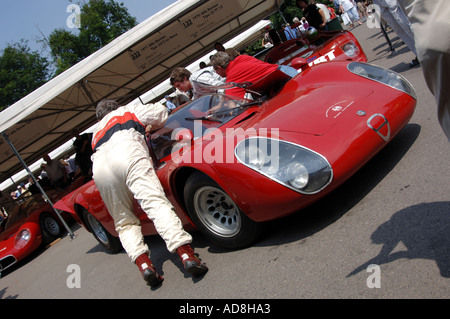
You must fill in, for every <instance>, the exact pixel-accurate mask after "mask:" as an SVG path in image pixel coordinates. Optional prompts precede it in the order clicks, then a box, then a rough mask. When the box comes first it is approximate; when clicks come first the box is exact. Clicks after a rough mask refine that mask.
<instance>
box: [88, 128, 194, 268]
mask: <svg viewBox="0 0 450 319" xmlns="http://www.w3.org/2000/svg"><path fill="white" fill-rule="evenodd" d="M119 135H121V132H118V133H115V134H114V136H113V137H112V138H111V140H110V141H108V142H107V143H105V144H104V145H102V147H100V149H99V150H97V152H96V153H95V154H94V156H93V160H94V161H93V162H94V163H93V177H94V181H95V184H96V185H97V188H98V189H99V191H100V195H101V197H102V199H103V201H104V203H105V205H106V207H107V209H108V212H109V213H110V215H111V216H112V218H113V219H114V223H115V227H116V231H117V232H118V234H119V238H120V241H121V243H122V246H123V248H124V249H125V251H126V252H127V254H128V256H129V257H130V258H131V260H132V261H133V262H134V261H135V260H136V258H137V257H138V256H139V255H141V254H143V253H147V252H148V250H149V249H148V246H147V245H146V244H145V243H144V237H143V235H142V232H141V225H140V221H139V219H138V218H137V217H136V215H135V214H134V212H133V198H136V199H137V201H138V203H139V204H140V205H141V207H142V209H143V210H144V212H145V213H146V214H147V216H148V218H149V219H150V220H152V221H153V223H154V225H155V228H156V230H157V232H158V234H159V235H160V236H161V237H162V238H163V240H164V241H165V243H166V246H167V249H168V250H169V251H170V252H172V253H173V252H175V251H176V249H177V248H178V247H180V246H182V245H185V244H189V243H191V242H192V237H191V235H190V234H189V233H187V232H186V231H185V230H184V229H183V225H182V223H181V220H180V219H179V218H178V216H177V215H176V213H175V211H174V208H173V206H172V204H171V203H170V202H169V200H168V199H167V198H166V195H165V193H164V190H163V188H162V186H161V183H160V181H159V179H158V177H157V175H156V173H155V171H154V169H153V165H152V160H151V158H150V156H149V153H148V149H147V146H146V145H145V143H144V141H143V140H142V142H139V141H135V140H130V139H124V138H120V137H119Z"/></svg>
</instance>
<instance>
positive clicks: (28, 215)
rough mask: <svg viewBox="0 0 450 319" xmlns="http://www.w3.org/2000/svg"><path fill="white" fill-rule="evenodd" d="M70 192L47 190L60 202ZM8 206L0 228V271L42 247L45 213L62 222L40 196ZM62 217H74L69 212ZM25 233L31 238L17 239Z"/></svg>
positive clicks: (30, 196)
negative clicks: (41, 223) (25, 231)
mask: <svg viewBox="0 0 450 319" xmlns="http://www.w3.org/2000/svg"><path fill="white" fill-rule="evenodd" d="M79 185H80V184H78V186H79ZM73 189H74V188H72V190H73ZM67 193H68V192H67V191H58V190H55V189H53V190H47V195H48V196H49V198H50V200H51V201H56V200H59V199H60V198H61V197H62V196H63V195H64V194H67ZM8 207H9V208H8V217H7V219H6V220H4V221H3V222H2V224H1V226H0V265H1V267H0V272H1V271H2V270H4V269H6V268H8V267H10V266H12V265H13V264H15V263H16V262H18V261H20V260H22V259H23V258H25V257H26V256H28V255H29V254H31V253H32V252H33V251H35V250H36V249H38V248H39V247H40V246H41V245H42V243H43V237H42V231H41V226H40V216H41V215H42V214H43V213H48V214H51V215H52V216H53V217H54V219H55V220H56V221H58V222H59V221H60V220H59V217H58V216H56V213H55V212H54V211H53V209H52V207H51V206H50V205H49V204H48V203H47V202H45V201H44V199H43V197H42V195H41V194H37V195H29V196H28V195H25V196H22V197H19V199H17V200H16V201H15V202H14V203H12V205H9V206H8ZM62 216H63V218H64V219H65V220H66V221H68V220H70V218H71V217H70V215H69V214H67V213H63V215H62ZM61 227H62V226H61ZM23 230H27V231H28V232H29V239H28V240H27V241H18V240H17V237H18V235H19V234H20V233H21V232H22V231H23Z"/></svg>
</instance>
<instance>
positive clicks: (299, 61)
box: [291, 58, 309, 70]
mask: <svg viewBox="0 0 450 319" xmlns="http://www.w3.org/2000/svg"><path fill="white" fill-rule="evenodd" d="M305 66H306V67H308V66H309V65H308V62H307V61H306V59H304V58H295V59H294V60H292V62H291V67H293V68H294V69H297V70H299V69H301V68H303V67H305Z"/></svg>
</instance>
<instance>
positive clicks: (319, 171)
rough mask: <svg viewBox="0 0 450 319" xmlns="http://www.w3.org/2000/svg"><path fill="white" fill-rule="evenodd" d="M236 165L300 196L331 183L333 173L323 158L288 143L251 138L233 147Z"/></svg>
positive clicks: (315, 191)
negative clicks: (249, 169)
mask: <svg viewBox="0 0 450 319" xmlns="http://www.w3.org/2000/svg"><path fill="white" fill-rule="evenodd" d="M235 156H236V158H237V160H238V161H239V162H241V163H242V164H244V165H245V166H248V167H249V168H251V169H253V170H255V171H257V172H258V173H260V174H263V175H265V176H267V177H268V178H270V179H272V180H274V181H276V182H278V183H280V184H282V185H284V186H286V187H288V188H290V189H292V190H294V191H297V192H299V193H302V194H315V193H318V192H319V191H321V190H322V189H324V188H325V187H326V186H327V185H328V184H330V183H331V180H332V178H333V171H332V169H331V165H330V164H329V163H328V161H327V160H326V159H325V157H323V156H322V155H320V154H318V153H316V152H314V151H312V150H310V149H307V148H305V147H302V146H300V145H296V144H293V143H290V142H286V141H281V140H277V139H270V138H265V137H250V138H247V139H244V140H242V141H241V142H239V143H238V144H237V146H236V148H235Z"/></svg>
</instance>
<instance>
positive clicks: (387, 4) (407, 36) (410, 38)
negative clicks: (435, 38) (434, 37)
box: [373, 0, 434, 67]
mask: <svg viewBox="0 0 450 319" xmlns="http://www.w3.org/2000/svg"><path fill="white" fill-rule="evenodd" d="M373 3H374V4H376V5H378V6H379V7H380V14H381V18H382V19H384V20H385V21H386V22H387V24H388V25H389V26H390V27H391V28H392V30H393V31H394V32H395V33H396V34H397V35H398V36H399V38H400V39H401V40H402V41H403V42H404V43H405V44H406V46H407V47H408V49H410V50H411V51H412V52H413V53H414V55H415V56H416V57H415V58H414V59H413V60H412V61H411V63H410V64H409V66H410V67H414V66H416V65H419V60H418V58H417V51H416V44H415V40H414V32H413V30H412V27H411V22H410V21H409V19H408V17H407V15H406V12H405V11H404V10H405V7H404V6H403V5H400V4H401V2H399V0H373ZM432 32H434V30H433V31H432ZM427 36H429V35H427Z"/></svg>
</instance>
